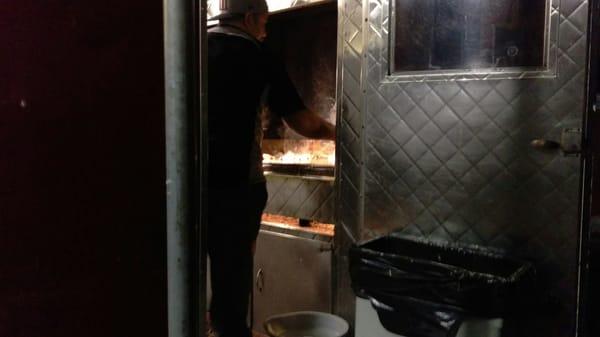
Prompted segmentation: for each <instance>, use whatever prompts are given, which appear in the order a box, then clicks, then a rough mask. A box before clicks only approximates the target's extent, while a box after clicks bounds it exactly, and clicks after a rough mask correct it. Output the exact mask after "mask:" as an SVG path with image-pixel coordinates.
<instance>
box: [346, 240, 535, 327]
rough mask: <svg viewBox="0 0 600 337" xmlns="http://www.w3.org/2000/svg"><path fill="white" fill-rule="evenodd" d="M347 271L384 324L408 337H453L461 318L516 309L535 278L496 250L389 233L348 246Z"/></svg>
mask: <svg viewBox="0 0 600 337" xmlns="http://www.w3.org/2000/svg"><path fill="white" fill-rule="evenodd" d="M350 274H351V278H352V287H353V289H354V291H355V293H356V294H357V296H359V297H362V298H366V299H370V300H371V304H372V305H373V307H374V308H375V309H376V310H377V313H378V316H379V319H380V321H381V323H382V325H383V326H384V327H385V328H386V329H387V330H389V331H391V332H393V333H397V334H400V335H403V336H406V337H453V336H455V335H456V333H457V332H458V329H459V327H460V324H461V323H462V321H463V319H464V318H465V317H478V318H503V317H505V316H507V315H508V314H511V313H512V314H514V312H515V309H516V308H518V307H519V306H520V305H521V304H522V303H525V302H524V301H523V299H524V298H526V297H527V293H528V291H529V290H530V289H531V287H532V285H533V281H534V270H533V268H532V265H531V264H530V263H528V262H525V261H520V260H517V259H512V258H509V257H506V256H503V255H501V254H499V253H498V252H496V251H492V250H489V249H483V248H479V247H473V246H458V245H455V244H442V243H434V242H426V241H424V240H422V239H414V238H407V237H399V236H393V235H392V236H387V237H384V238H380V239H377V240H374V241H371V242H368V243H366V244H364V245H360V246H354V247H353V248H351V250H350ZM520 303H521V304H520Z"/></svg>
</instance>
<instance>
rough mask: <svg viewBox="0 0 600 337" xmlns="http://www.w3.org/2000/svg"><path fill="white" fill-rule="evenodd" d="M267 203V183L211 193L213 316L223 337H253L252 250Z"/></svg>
mask: <svg viewBox="0 0 600 337" xmlns="http://www.w3.org/2000/svg"><path fill="white" fill-rule="evenodd" d="M266 202H267V189H266V186H265V184H264V183H262V184H254V185H250V186H248V187H241V188H227V189H213V190H211V191H210V193H209V200H208V205H209V209H208V222H209V224H208V240H207V241H208V254H209V257H210V266H211V267H210V268H211V269H210V274H211V285H212V300H211V303H210V317H211V322H212V326H213V329H214V330H215V331H217V333H218V334H219V336H220V337H251V336H252V335H251V332H250V329H249V328H248V324H247V321H246V318H247V315H248V304H249V295H250V291H251V287H252V278H253V252H252V249H253V243H254V242H255V240H256V237H257V235H258V230H259V228H260V219H261V215H262V211H263V209H264V207H265V205H266Z"/></svg>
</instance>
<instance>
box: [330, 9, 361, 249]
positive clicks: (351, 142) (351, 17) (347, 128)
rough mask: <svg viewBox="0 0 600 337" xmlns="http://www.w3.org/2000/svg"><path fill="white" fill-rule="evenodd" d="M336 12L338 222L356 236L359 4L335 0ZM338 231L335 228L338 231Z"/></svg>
mask: <svg viewBox="0 0 600 337" xmlns="http://www.w3.org/2000/svg"><path fill="white" fill-rule="evenodd" d="M339 8H340V13H338V18H339V25H338V40H339V41H338V49H339V50H338V58H339V60H338V83H339V85H340V89H339V90H338V95H337V97H338V109H339V117H340V118H338V121H340V123H339V128H338V132H339V134H340V135H339V136H338V143H337V147H336V151H337V152H338V172H337V175H338V178H339V179H338V200H339V202H338V210H337V214H338V224H339V225H341V226H342V227H343V228H344V230H345V231H346V233H347V234H348V235H349V236H350V237H352V239H353V240H356V238H358V237H359V236H360V228H361V227H362V218H363V205H364V202H363V186H364V180H363V165H364V159H363V153H364V149H363V147H364V138H363V132H364V121H363V119H364V113H363V110H364V102H365V101H364V95H363V85H364V81H363V78H364V76H363V72H365V69H364V67H363V42H364V37H363V25H364V21H363V6H362V2H361V1H357V0H341V1H339ZM339 232H341V231H340V230H338V233H339Z"/></svg>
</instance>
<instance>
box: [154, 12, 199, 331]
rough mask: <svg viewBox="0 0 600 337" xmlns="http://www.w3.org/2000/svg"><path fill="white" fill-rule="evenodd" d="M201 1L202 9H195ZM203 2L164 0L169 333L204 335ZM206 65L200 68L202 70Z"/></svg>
mask: <svg viewBox="0 0 600 337" xmlns="http://www.w3.org/2000/svg"><path fill="white" fill-rule="evenodd" d="M200 3H202V4H203V6H202V8H203V10H202V11H200ZM205 8H206V0H164V2H163V13H164V49H165V51H164V56H165V109H166V115H165V120H166V130H165V131H166V169H167V170H166V172H167V180H166V189H167V268H168V324H169V337H199V336H203V335H204V334H205V331H206V330H205V320H204V313H205V307H206V305H205V302H206V295H205V294H206V291H205V288H206V285H205V281H206V276H205V270H206V267H205V253H204V246H205V245H204V244H203V238H204V237H205V235H203V229H204V228H205V226H203V223H204V221H203V214H204V213H205V212H202V209H203V207H202V202H203V200H204V198H202V194H203V193H202V188H203V186H205V184H203V181H204V178H203V177H204V172H205V170H204V167H203V165H204V163H205V160H204V158H205V154H206V151H205V146H206V145H205V144H206V142H205V141H204V136H205V133H204V132H203V128H205V127H206V123H205V120H204V119H205V116H206V114H205V113H203V110H204V104H202V102H203V99H202V97H203V94H202V93H203V92H204V89H205V85H204V83H205V80H203V79H204V78H205V75H204V74H201V72H200V70H201V69H203V62H204V60H205V58H204V57H201V54H202V53H201V51H205V48H204V44H205V40H206V39H205V32H206V28H205V25H206V18H205V15H206V14H205V10H204V9H205ZM204 69H205V68H204Z"/></svg>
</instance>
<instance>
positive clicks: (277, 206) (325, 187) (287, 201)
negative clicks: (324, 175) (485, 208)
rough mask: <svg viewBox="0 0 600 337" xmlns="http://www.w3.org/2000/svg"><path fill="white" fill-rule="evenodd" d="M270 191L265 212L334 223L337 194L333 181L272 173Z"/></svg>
mask: <svg viewBox="0 0 600 337" xmlns="http://www.w3.org/2000/svg"><path fill="white" fill-rule="evenodd" d="M267 191H268V192H269V199H268V200H267V206H266V208H265V213H271V214H279V215H284V216H289V217H294V218H300V219H312V220H317V221H320V222H325V223H334V212H335V193H334V188H333V182H332V181H321V180H312V179H305V178H303V177H289V176H278V175H269V176H267Z"/></svg>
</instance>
